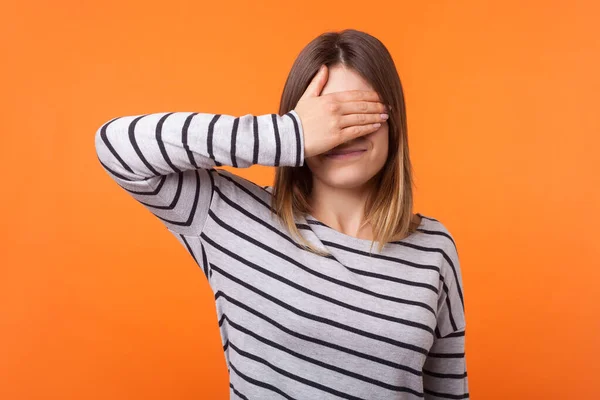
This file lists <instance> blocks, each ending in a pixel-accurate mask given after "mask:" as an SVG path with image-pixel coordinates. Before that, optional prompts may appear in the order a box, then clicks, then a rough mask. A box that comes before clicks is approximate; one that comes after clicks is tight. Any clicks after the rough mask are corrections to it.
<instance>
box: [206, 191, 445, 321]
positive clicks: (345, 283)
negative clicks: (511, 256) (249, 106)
mask: <svg viewBox="0 0 600 400" xmlns="http://www.w3.org/2000/svg"><path fill="white" fill-rule="evenodd" d="M215 192H216V193H217V194H219V196H220V197H221V198H222V199H223V200H224V201H225V202H226V203H227V204H229V205H230V206H231V207H233V208H235V209H236V210H238V211H239V212H241V213H242V214H244V215H246V216H247V217H248V218H250V219H252V220H254V221H255V222H257V223H258V224H260V225H263V226H264V227H266V228H268V229H269V230H271V231H273V232H275V233H277V234H278V235H279V236H281V237H282V238H284V239H286V240H287V241H289V242H290V243H291V244H293V245H295V246H296V247H298V248H302V247H301V246H300V245H299V244H298V243H296V242H295V241H294V240H293V239H292V238H290V237H289V236H287V235H286V234H285V233H283V232H281V231H279V230H277V229H276V228H274V227H273V226H271V225H269V224H268V223H267V222H265V221H263V220H262V219H261V218H259V217H257V216H255V215H253V214H251V213H249V212H248V211H246V210H245V209H244V208H242V207H241V206H239V205H238V204H236V203H235V202H233V201H232V200H231V199H229V198H227V196H225V195H224V194H223V193H222V192H221V190H220V189H219V188H215ZM213 219H214V218H213ZM216 222H217V223H218V224H219V225H220V226H222V227H224V228H225V229H227V230H228V231H230V232H231V231H232V230H235V228H233V227H232V226H230V225H228V224H226V223H225V222H224V221H222V220H221V219H218V221H216ZM236 232H239V231H237V230H236ZM234 234H236V235H238V236H240V237H241V238H243V239H244V240H247V241H250V242H251V243H254V244H255V245H257V246H259V247H261V248H263V249H266V250H267V251H269V252H271V253H273V254H275V255H277V256H278V257H281V258H283V259H285V260H287V261H289V260H292V259H291V258H290V257H288V256H286V255H284V254H283V253H279V252H278V251H276V250H269V247H268V246H266V245H264V244H262V243H261V242H260V241H257V240H255V239H253V238H250V237H249V236H247V235H245V234H243V233H241V232H239V234H238V233H234ZM326 258H329V259H331V260H334V261H337V260H336V259H335V257H333V256H327V257H326ZM291 262H293V263H294V264H295V265H297V266H299V267H300V268H301V269H302V270H304V271H306V272H308V273H310V274H311V275H314V276H318V277H320V278H322V279H325V280H327V281H329V282H332V283H335V284H338V285H340V286H344V287H346V288H349V289H353V290H355V291H358V292H362V293H365V294H368V295H371V296H373V297H377V298H380V299H384V300H389V301H393V302H395V303H401V304H409V305H414V306H418V307H422V308H425V309H426V310H428V311H430V312H431V313H432V314H433V315H436V312H435V310H434V309H433V308H431V306H429V305H428V304H425V303H422V302H418V301H413V300H406V299H401V298H398V297H393V296H388V295H384V294H381V293H377V292H373V291H371V290H369V289H365V288H363V287H361V286H358V285H353V284H350V283H347V282H344V281H341V280H339V279H336V278H333V277H330V276H328V275H325V274H322V273H320V272H317V271H315V270H312V269H310V268H308V267H306V266H305V265H304V264H301V263H300V262H298V261H291ZM389 280H391V281H394V279H389ZM398 280H399V279H398ZM404 282H406V283H407V284H409V285H410V284H411V282H409V281H404ZM422 285H423V286H425V287H426V286H430V287H431V288H433V290H434V291H435V292H436V293H437V289H436V288H435V287H433V286H431V285H426V284H421V285H413V286H422Z"/></svg>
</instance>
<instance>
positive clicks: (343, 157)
mask: <svg viewBox="0 0 600 400" xmlns="http://www.w3.org/2000/svg"><path fill="white" fill-rule="evenodd" d="M365 152H366V150H356V151H350V152H345V153H327V154H325V157H327V158H331V159H334V160H347V159H351V158H357V157H360V156H361V155H362V154H363V153H365Z"/></svg>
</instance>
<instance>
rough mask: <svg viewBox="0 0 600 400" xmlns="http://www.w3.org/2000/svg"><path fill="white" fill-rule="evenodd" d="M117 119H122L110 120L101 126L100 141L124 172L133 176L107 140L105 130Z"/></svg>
mask: <svg viewBox="0 0 600 400" xmlns="http://www.w3.org/2000/svg"><path fill="white" fill-rule="evenodd" d="M119 118H122V117H117V118H115V119H112V120H110V121H108V122H107V123H105V124H104V125H102V128H100V137H101V138H102V141H103V142H104V144H105V145H106V147H107V148H108V150H110V152H111V153H112V154H113V156H115V158H116V159H117V160H118V161H119V162H120V163H121V166H122V167H123V168H125V170H126V171H127V172H131V173H132V174H133V170H132V169H131V168H130V167H129V165H127V164H126V163H125V161H124V160H123V159H122V158H121V156H120V155H119V153H117V151H116V150H115V149H114V148H113V146H112V144H111V143H110V141H109V140H108V136H107V135H106V128H108V126H109V125H110V124H112V123H113V122H114V121H116V120H118V119H119ZM140 118H141V117H140Z"/></svg>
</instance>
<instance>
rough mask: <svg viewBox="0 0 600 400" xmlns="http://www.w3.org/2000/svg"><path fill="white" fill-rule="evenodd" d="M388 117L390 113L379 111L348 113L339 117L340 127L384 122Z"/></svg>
mask: <svg viewBox="0 0 600 400" xmlns="http://www.w3.org/2000/svg"><path fill="white" fill-rule="evenodd" d="M388 118H389V115H388V114H386V113H379V112H377V113H372V114H346V115H342V116H340V117H339V119H338V126H339V127H340V128H347V127H349V126H353V125H366V124H375V123H380V124H383V123H384V122H385V121H387V119H388Z"/></svg>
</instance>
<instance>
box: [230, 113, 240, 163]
mask: <svg viewBox="0 0 600 400" xmlns="http://www.w3.org/2000/svg"><path fill="white" fill-rule="evenodd" d="M239 123H240V119H239V117H237V118H235V119H234V120H233V128H232V129H231V146H230V151H231V166H232V167H235V168H237V166H238V164H237V160H236V159H235V145H236V142H237V130H238V125H239Z"/></svg>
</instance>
